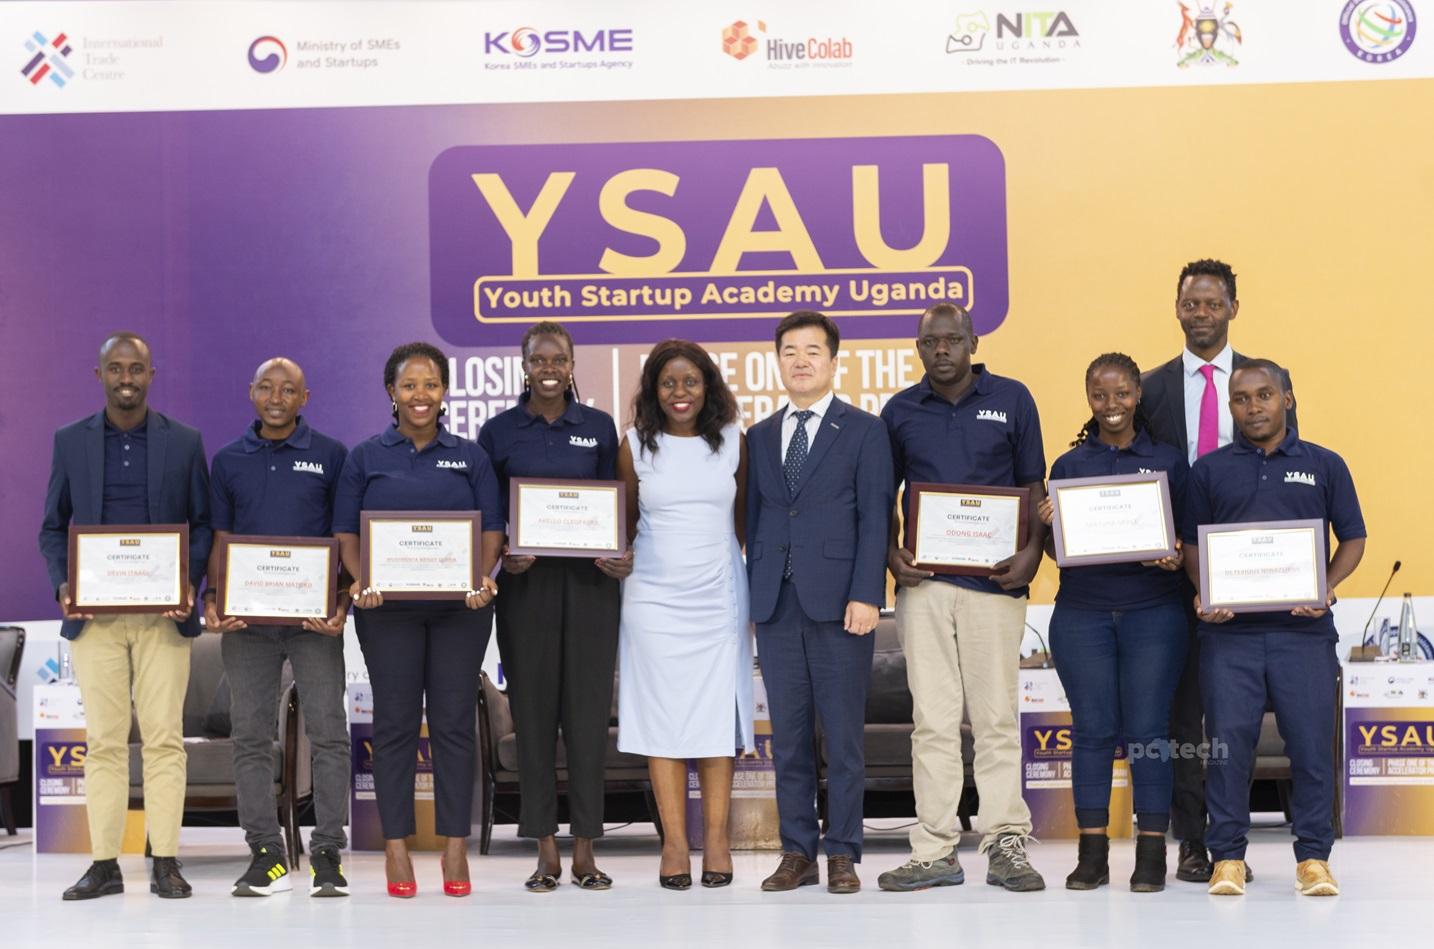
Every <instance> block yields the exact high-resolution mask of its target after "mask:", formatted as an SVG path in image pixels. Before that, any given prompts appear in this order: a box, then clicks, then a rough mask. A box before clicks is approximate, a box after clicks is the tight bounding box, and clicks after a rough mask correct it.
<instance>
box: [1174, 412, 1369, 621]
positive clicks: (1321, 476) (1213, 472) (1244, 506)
mask: <svg viewBox="0 0 1434 949" xmlns="http://www.w3.org/2000/svg"><path fill="white" fill-rule="evenodd" d="M1314 518H1320V519H1321V520H1323V521H1324V522H1325V549H1326V550H1332V549H1333V548H1332V547H1331V546H1330V545H1329V532H1330V530H1331V529H1333V531H1334V536H1335V537H1337V538H1339V540H1340V541H1341V542H1343V541H1346V540H1355V539H1357V538H1360V537H1364V536H1366V535H1365V529H1364V515H1363V514H1362V513H1360V509H1359V497H1358V495H1356V494H1355V491H1354V479H1353V478H1351V477H1350V475H1349V466H1348V465H1346V464H1345V463H1344V459H1343V458H1341V457H1340V456H1339V455H1337V454H1335V453H1334V452H1332V451H1330V450H1329V449H1328V448H1322V447H1321V446H1319V445H1316V444H1314V443H1313V442H1307V441H1303V440H1301V438H1300V437H1299V433H1298V432H1296V431H1295V430H1294V429H1290V430H1289V432H1288V434H1286V436H1285V439H1284V441H1282V442H1280V444H1279V447H1277V448H1276V449H1275V450H1274V451H1273V452H1271V453H1270V454H1268V455H1266V454H1265V453H1264V452H1263V451H1262V450H1261V449H1259V448H1256V447H1255V446H1254V445H1252V444H1250V443H1249V441H1247V440H1246V439H1245V436H1244V435H1241V434H1240V433H1239V432H1236V433H1235V440H1234V442H1233V443H1231V444H1229V445H1226V446H1225V447H1224V448H1221V449H1219V450H1217V451H1213V452H1211V453H1210V454H1208V455H1204V456H1202V457H1201V458H1200V459H1198V460H1197V461H1196V462H1195V465H1194V467H1193V468H1191V469H1190V487H1189V489H1188V491H1187V492H1186V497H1185V523H1184V526H1183V527H1182V528H1181V533H1182V535H1183V536H1184V538H1185V543H1186V544H1187V545H1191V544H1196V543H1198V542H1199V534H1200V531H1199V528H1200V525H1201V524H1238V523H1241V522H1243V521H1293V520H1311V519H1314ZM1273 629H1280V630H1292V631H1298V632H1310V633H1316V634H1320V635H1325V636H1331V637H1333V636H1335V635H1336V632H1335V627H1334V617H1333V616H1332V615H1331V614H1329V613H1325V615H1324V616H1321V617H1319V618H1318V619H1312V618H1310V617H1304V616H1291V615H1290V614H1289V613H1288V612H1286V611H1281V612H1276V613H1236V614H1235V618H1234V619H1232V620H1230V621H1229V622H1228V623H1201V624H1200V631H1201V632H1202V633H1206V632H1268V631H1270V630H1273Z"/></svg>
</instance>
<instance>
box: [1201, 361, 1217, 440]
mask: <svg viewBox="0 0 1434 949" xmlns="http://www.w3.org/2000/svg"><path fill="white" fill-rule="evenodd" d="M1200 375H1202V376H1204V377H1205V394H1204V395H1202V396H1200V436H1199V438H1198V439H1197V440H1196V442H1195V457H1196V458H1199V457H1200V456H1201V455H1207V454H1209V453H1210V452H1212V451H1214V450H1215V449H1217V448H1219V447H1220V406H1219V402H1218V396H1216V394H1215V367H1214V366H1212V365H1209V364H1208V363H1207V364H1206V365H1203V366H1201V367H1200Z"/></svg>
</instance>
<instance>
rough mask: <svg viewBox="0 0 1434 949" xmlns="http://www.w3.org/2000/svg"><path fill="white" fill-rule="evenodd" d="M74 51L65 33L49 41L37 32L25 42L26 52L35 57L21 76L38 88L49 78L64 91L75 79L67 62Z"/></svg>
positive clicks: (25, 67)
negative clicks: (42, 80)
mask: <svg viewBox="0 0 1434 949" xmlns="http://www.w3.org/2000/svg"><path fill="white" fill-rule="evenodd" d="M72 49H73V47H72V46H70V39H69V37H67V36H66V35H65V34H64V33H61V34H59V35H58V36H56V37H55V38H54V39H53V40H48V39H46V38H45V34H43V33H41V32H40V31H39V30H36V31H35V32H34V33H32V34H30V38H29V39H27V40H26V41H25V51H26V52H28V53H32V54H33V55H32V56H31V58H30V60H29V61H28V62H26V63H25V66H24V68H23V69H21V70H20V75H22V76H24V77H25V78H26V79H28V80H30V85H32V86H38V85H39V84H40V80H41V79H44V78H45V77H46V76H49V77H50V81H51V82H53V83H54V84H55V85H56V86H58V87H59V88H61V89H63V88H65V83H67V82H69V81H70V80H71V79H74V78H75V71H74V70H73V69H71V68H70V64H69V63H67V62H66V61H65V60H66V59H67V58H69V55H70V52H71V50H72Z"/></svg>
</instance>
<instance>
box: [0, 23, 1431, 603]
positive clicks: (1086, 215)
mask: <svg viewBox="0 0 1434 949" xmlns="http://www.w3.org/2000/svg"><path fill="white" fill-rule="evenodd" d="M6 6H7V8H6V9H5V10H0V49H7V50H9V52H8V54H7V55H8V56H9V59H8V60H7V62H9V63H10V64H11V65H10V67H8V68H9V72H8V73H7V74H6V75H5V76H3V77H0V111H3V114H0V142H3V143H4V146H5V147H4V148H0V317H3V325H4V329H5V333H4V335H3V337H0V338H3V340H4V343H5V346H6V351H5V356H6V359H5V362H6V365H7V368H6V372H5V394H6V398H5V399H4V402H3V404H0V437H3V442H4V445H5V446H6V449H7V451H6V460H7V464H6V467H5V477H4V479H3V481H0V514H3V523H4V527H5V535H6V543H5V544H4V545H3V549H0V573H3V576H4V578H5V580H4V583H3V586H0V589H3V593H0V619H4V620H20V621H25V620H37V619H46V618H50V617H52V616H53V615H54V609H55V607H54V602H53V598H52V591H51V590H50V588H49V584H48V581H47V579H46V577H45V572H44V569H43V565H42V561H41V558H40V556H39V554H38V552H37V550H36V545H35V535H36V532H37V530H38V527H39V521H40V511H41V503H42V499H43V497H44V492H45V483H46V474H47V470H48V467H49V461H50V444H51V433H52V432H53V430H54V429H55V428H56V427H58V426H60V425H62V424H64V423H66V422H68V421H71V420H73V419H75V418H78V417H80V416H82V415H85V414H87V413H91V412H94V411H96V410H97V409H98V408H99V407H100V406H101V405H102V394H101V390H100V386H99V383H98V382H97V381H96V380H95V378H94V375H93V373H92V368H93V367H94V366H95V363H96V347H97V346H98V344H99V342H100V340H101V339H102V338H103V337H104V335H105V334H106V333H107V332H109V331H112V330H117V329H129V330H135V331H138V332H140V333H142V334H144V335H146V336H147V337H148V338H149V339H150V340H151V342H152V344H153V352H154V362H155V365H156V367H157V369H158V375H157V378H156V380H155V384H154V387H153V389H152V390H151V404H152V405H153V406H154V407H155V408H157V409H159V410H161V411H164V412H166V413H170V414H172V415H174V416H176V417H178V418H180V419H183V420H185V421H187V422H190V423H192V424H195V425H197V426H198V427H199V428H200V429H201V430H202V431H203V433H204V438H205V447H206V449H207V450H208V451H209V452H210V453H211V454H212V453H213V452H214V450H215V449H217V448H218V447H219V446H221V445H222V444H224V443H225V442H227V441H229V440H231V439H233V438H235V437H236V436H237V435H238V434H239V433H240V432H241V430H242V429H243V427H244V426H245V425H246V424H247V423H248V421H249V420H250V418H251V409H250V407H249V405H248V403H247V401H246V394H245V387H246V385H247V383H248V381H249V379H250V376H251V374H252V371H253V369H254V367H255V366H256V365H257V364H258V363H259V362H260V361H262V360H264V359H266V358H268V357H270V356H274V355H280V354H282V355H287V356H291V357H293V358H295V359H297V360H298V361H299V362H300V363H302V364H303V366H304V368H305V370H306V371H307V373H308V379H309V385H310V387H311V389H312V391H313V398H312V401H311V402H310V404H309V407H308V410H307V412H306V415H307V417H308V418H309V419H310V420H311V422H312V423H313V424H314V425H315V426H317V427H318V428H320V429H322V430H324V431H327V432H329V433H331V434H333V435H335V436H337V437H339V438H341V439H342V440H344V441H345V442H347V443H350V444H352V443H353V442H356V441H358V440H359V439H362V438H364V437H367V436H368V435H371V434H373V433H375V432H376V431H378V430H379V429H380V428H382V427H383V426H384V425H385V424H386V423H387V421H388V400H387V397H386V396H385V394H384V392H383V388H382V385H381V369H382V365H383V361H384V358H385V356H386V355H387V353H388V352H389V350H390V349H391V348H392V347H393V346H394V345H395V344H397V343H401V342H406V341H409V340H413V339H430V340H433V341H436V342H437V343H438V344H439V345H440V346H442V347H443V348H444V349H445V350H446V351H447V352H448V353H450V354H451V357H452V362H453V380H452V388H451V391H450V399H449V402H448V409H449V414H448V419H449V424H450V426H451V427H452V429H453V430H454V431H456V432H457V433H458V434H461V435H464V436H469V437H471V436H473V435H475V434H476V433H477V430H478V429H479V427H480V426H481V425H482V423H483V422H484V420H485V419H487V418H489V417H491V416H492V415H493V414H494V413H496V412H499V411H501V410H502V409H504V408H506V407H507V406H509V405H511V404H512V403H513V400H514V399H515V397H516V396H517V395H518V394H519V392H520V391H521V384H522V383H521V372H520V369H519V366H518V356H517V348H516V344H517V341H518V339H519V337H520V336H521V333H522V330H523V328H524V327H525V326H526V325H528V324H529V323H530V322H531V321H533V320H535V319H539V318H550V317H551V318H557V319H561V320H563V321H564V322H565V323H566V324H567V325H568V326H569V328H570V329H571V330H572V332H573V335H574V336H575V338H576V339H577V341H578V343H579V347H578V352H577V378H578V384H579V387H580V389H581V393H582V395H583V397H584V398H585V399H587V400H588V401H591V402H592V403H594V404H596V405H597V406H599V407H600V408H603V409H605V410H608V411H611V412H613V413H614V414H615V415H617V416H618V418H619V424H620V425H621V424H624V423H625V421H626V419H627V418H628V414H629V413H628V403H629V400H630V398H631V395H632V391H633V386H634V383H635V380H636V376H637V372H638V370H639V368H640V365H641V361H642V358H643V355H644V354H645V353H646V352H647V351H648V350H649V348H650V347H651V344H652V343H653V342H655V341H656V340H659V339H662V338H664V337H667V336H673V335H682V336H689V337H691V338H694V339H696V340H698V341H699V342H702V343H704V344H706V345H707V346H708V347H709V348H710V350H711V351H712V352H713V354H714V355H715V356H716V357H717V358H718V360H719V361H720V363H721V366H722V368H723V372H724V374H725V375H726V377H727V379H728V381H729V382H730V384H731V385H732V387H733V388H734V389H735V390H736V392H737V394H738V396H739V399H740V400H741V404H742V407H743V410H744V412H745V414H746V417H747V421H748V422H749V423H750V422H752V421H755V420H756V419H758V418H760V417H763V416H765V415H767V414H769V413H771V412H772V411H773V410H774V409H775V408H776V407H778V405H779V404H780V402H779V394H780V381H779V379H778V377H777V374H776V369H775V362H774V360H773V358H772V346H771V340H770V334H771V331H772V328H773V326H774V325H775V323H776V321H777V319H778V318H779V317H780V316H781V315H782V314H784V313H786V312H788V311H789V310H792V309H797V308H801V307H812V308H816V309H821V310H824V311H826V312H829V313H831V314H833V315H835V316H836V317H837V319H838V321H839V323H840V325H841V328H842V332H843V334H844V337H845V339H844V350H843V360H842V363H841V370H840V375H839V377H838V387H839V390H840V392H841V394H842V395H843V397H845V398H849V399H851V400H852V401H853V402H855V403H857V404H859V405H860V406H862V407H863V408H866V409H868V410H871V411H877V410H879V409H880V407H881V405H882V404H883V403H884V401H885V400H886V399H887V398H889V397H890V395H891V394H892V393H894V392H896V391H899V390H900V389H902V388H903V387H905V386H908V385H910V384H912V383H914V382H915V381H917V380H918V379H919V377H920V365H919V362H918V360H917V359H916V357H915V353H914V350H913V345H912V341H911V340H912V337H913V335H914V330H915V325H916V314H918V313H919V312H920V311H921V310H922V309H924V308H925V307H926V306H927V305H929V304H930V303H931V302H934V301H937V300H942V299H951V300H956V301H958V302H961V303H963V304H965V305H967V306H969V307H970V309H971V312H972V314H973V317H974V319H975V323H976V326H977V328H978V330H979V332H980V334H981V342H980V350H979V353H978V359H979V360H981V361H984V362H986V364H987V366H988V367H989V368H990V369H991V370H992V371H994V372H998V373H1002V374H1007V375H1012V376H1015V377H1017V378H1019V379H1021V380H1023V381H1024V382H1026V383H1027V385H1029V387H1030V388H1031V390H1032V392H1033V393H1034V395H1035V398H1036V401H1037V403H1038V404H1039V406H1040V410H1041V418H1042V424H1043V426H1044V433H1045V444H1046V450H1047V454H1048V458H1049V459H1054V457H1055V456H1056V455H1057V454H1058V453H1059V452H1060V451H1062V450H1063V449H1064V447H1065V445H1066V443H1067V442H1068V441H1069V440H1070V438H1071V436H1072V435H1074V433H1075V432H1076V430H1077V428H1078V427H1079V426H1080V425H1081V424H1082V422H1083V421H1084V420H1085V418H1086V417H1087V412H1086V410H1085V403H1084V396H1083V388H1082V378H1083V373H1084V369H1085V367H1086V364H1087V363H1088V362H1089V361H1090V360H1091V359H1092V358H1093V357H1094V356H1095V355H1097V354H1099V353H1102V352H1106V351H1109V350H1122V351H1125V352H1127V353H1129V354H1131V355H1132V356H1134V357H1135V358H1136V360H1137V361H1138V362H1139V363H1140V364H1141V366H1142V367H1153V366H1155V365H1157V364H1158V363H1160V362H1163V361H1165V360H1167V359H1169V358H1171V357H1173V356H1175V355H1176V354H1177V353H1178V352H1179V350H1180V347H1181V337H1180V333H1179V331H1178V327H1177V324H1176V321H1175V317H1174V307H1173V299H1174V295H1175V288H1176V275H1177V273H1178V271H1179V269H1180V267H1181V265H1182V264H1184V263H1185V262H1186V261H1188V260H1191V259H1194V258H1198V257H1205V256H1214V257H1220V258H1223V259H1225V260H1228V261H1230V262H1231V263H1232V264H1233V265H1234V267H1235V269H1236V271H1237V272H1238V273H1239V296H1240V300H1241V304H1242V306H1241V310H1240V315H1239V319H1238V320H1237V321H1236V322H1235V323H1234V324H1233V327H1232V331H1233V332H1232V336H1233V340H1234V343H1235V345H1236V347H1237V348H1238V349H1240V350H1241V351H1242V352H1245V353H1248V354H1252V355H1255V354H1257V355H1263V356H1268V357H1272V358H1274V359H1277V360H1279V361H1280V362H1282V363H1283V364H1285V365H1287V366H1288V367H1289V368H1290V369H1291V371H1292V373H1293V377H1294V380H1295V383H1296V389H1297V392H1298V395H1299V402H1300V418H1301V420H1302V421H1303V424H1304V429H1303V431H1302V434H1303V435H1304V436H1305V437H1307V438H1310V439H1312V440H1314V441H1317V442H1320V443H1322V444H1325V445H1327V446H1330V447H1332V448H1334V449H1336V450H1338V451H1340V452H1341V453H1343V454H1344V456H1345V457H1346V458H1347V459H1348V461H1349V464H1350V467H1351V469H1352V470H1353V473H1354V477H1355V481H1356V484H1357V485H1358V488H1359V492H1360V496H1361V500H1362V501H1363V504H1364V514H1365V519H1366V521H1367V523H1368V525H1369V530H1370V542H1369V548H1368V553H1367V555H1366V559H1365V567H1364V568H1363V569H1362V570H1361V571H1360V572H1359V573H1358V574H1356V576H1355V577H1354V578H1352V579H1351V580H1350V581H1349V582H1348V583H1347V584H1346V586H1345V587H1344V588H1342V589H1341V591H1340V592H1341V594H1343V595H1345V596H1373V595H1374V594H1375V593H1376V592H1377V591H1378V588H1379V585H1380V584H1381V583H1382V582H1383V580H1384V576H1385V572H1386V570H1387V566H1386V565H1387V564H1388V563H1389V562H1391V561H1393V560H1394V559H1395V558H1403V560H1404V563H1405V566H1404V571H1403V573H1402V574H1401V582H1400V584H1399V586H1400V587H1401V588H1405V589H1411V590H1414V591H1417V592H1424V591H1427V590H1428V589H1429V588H1430V587H1431V586H1434V565H1431V563H1430V562H1429V561H1428V559H1427V558H1422V559H1421V558H1420V557H1419V555H1418V553H1417V551H1418V549H1419V545H1420V543H1421V541H1422V540H1423V538H1425V537H1427V536H1428V535H1429V534H1430V533H1431V531H1434V514H1431V513H1430V510H1429V507H1428V505H1425V504H1420V503H1417V502H1415V501H1413V500H1412V498H1414V497H1415V494H1416V491H1417V484H1418V477H1419V474H1420V473H1421V472H1423V471H1426V470H1428V469H1429V468H1430V467H1431V465H1434V447H1431V442H1430V440H1429V439H1428V438H1426V437H1424V436H1423V434H1422V430H1421V426H1422V421H1421V418H1422V414H1421V413H1422V412H1423V411H1425V410H1426V409H1427V407H1428V406H1429V405H1431V404H1434V386H1431V384H1430V382H1429V376H1428V373H1427V350H1428V348H1429V342H1430V339H1431V334H1430V331H1429V329H1428V327H1427V324H1426V319H1427V315H1428V304H1427V293H1426V290H1425V280H1424V276H1425V272H1426V271H1427V269H1428V260H1429V255H1430V250H1431V247H1434V125H1431V123H1430V121H1429V116H1430V115H1434V81H1431V79H1430V78H1429V77H1430V76H1434V36H1430V37H1425V36H1419V35H1417V30H1416V27H1417V20H1416V19H1415V17H1416V11H1415V10H1414V5H1413V4H1411V3H1405V2H1381V3H1377V4H1376V3H1349V4H1344V3H1340V2H1318V3H1298V4H1296V3H1285V4H1280V3H1264V4H1256V3H1253V2H1251V0H1243V2H1236V3H1235V4H1233V5H1232V4H1221V5H1220V10H1223V11H1224V12H1223V13H1222V12H1220V11H1219V10H1217V11H1215V12H1213V13H1208V14H1202V13H1201V11H1200V10H1199V9H1197V8H1200V7H1202V6H1203V4H1198V3H1194V2H1191V3H1187V4H1183V5H1182V4H1177V3H1175V2H1170V3H1168V4H1165V3H1147V4H1138V5H1133V7H1132V6H1131V5H1125V4H1121V5H1111V4H1096V3H1092V2H1084V3H1077V2H1074V0H1072V2H1071V3H1069V4H1067V5H1066V7H1064V8H1063V9H1062V10H1059V11H1051V12H1047V13H1022V12H1021V11H1020V10H1018V9H1017V8H1016V7H1011V8H1007V7H1001V6H993V7H987V8H985V9H982V10H976V9H975V8H973V10H972V11H968V12H960V11H958V10H957V9H956V8H948V6H947V5H945V4H913V5H911V6H910V7H909V8H907V7H905V6H903V8H902V9H900V10H896V9H892V10H885V11H883V13H882V15H881V16H880V17H873V16H871V15H870V11H869V9H865V10H864V8H863V7H862V6H861V5H857V4H815V3H811V4H791V5H783V6H784V11H783V13H782V19H781V20H770V21H768V20H761V19H757V18H755V17H752V16H751V14H750V12H743V11H740V10H736V9H732V10H730V11H718V12H703V13H700V14H699V13H695V12H686V11H683V12H681V15H680V16H679V15H678V14H675V13H674V12H673V8H671V7H670V5H660V4H652V3H624V4H613V5H611V6H610V7H606V8H605V11H604V12H602V13H598V12H595V11H593V10H591V9H590V8H589V7H587V6H585V5H584V6H579V5H562V4H552V3H549V4H541V3H529V4H522V5H517V4H502V3H482V4H362V5H352V7H350V8H346V7H345V6H344V5H340V4H288V5H284V6H283V7H282V8H276V5H252V4H251V5H231V8H229V9H227V10H226V9H224V8H225V7H226V5H223V4H202V5H189V4H162V3H152V4H123V3H113V4H83V3H82V4H65V5H58V6H57V5H52V4H26V3H21V4H8V5H6ZM256 7H257V8H259V9H256ZM200 8H202V10H203V11H204V18H203V19H202V20H201V19H200V16H199V12H198V10H199V9H200ZM1182 8H1185V12H1184V13H1182ZM962 10H964V8H962ZM415 11H418V12H415ZM261 12H262V15H261ZM772 12H777V11H772ZM958 12H960V15H958ZM350 13H352V14H353V15H352V17H350V16H349V14H350ZM418 13H421V14H422V15H418ZM520 16H521V17H522V18H523V19H519V17H520ZM530 20H531V22H532V23H533V24H535V25H534V26H521V24H523V23H527V22H529V21H530ZM874 21H880V22H874ZM216 24H218V25H216ZM1369 24H1376V25H1378V24H1384V25H1383V26H1382V27H1380V29H1379V30H1375V29H1374V27H1371V26H1369ZM1187 27H1188V29H1187ZM1210 29H1213V30H1214V31H1215V33H1214V34H1213V35H1215V36H1216V39H1215V41H1214V43H1213V44H1212V45H1211V46H1210V47H1209V48H1208V49H1206V48H1203V47H1201V45H1200V42H1199V39H1198V37H1199V36H1200V35H1201V32H1202V31H1205V32H1206V33H1207V35H1208V31H1209V30H1210ZM1371 30H1374V31H1373V32H1371ZM1380 30H1382V32H1380ZM862 93H879V94H862ZM558 100H565V101H558ZM1054 590H1055V584H1054V571H1053V570H1052V569H1049V568H1047V569H1045V570H1044V571H1043V573H1042V574H1041V577H1040V579H1039V581H1038V582H1037V584H1036V585H1035V590H1034V599H1035V600H1036V601H1037V602H1042V601H1044V602H1049V600H1050V599H1051V597H1052V596H1053V594H1054Z"/></svg>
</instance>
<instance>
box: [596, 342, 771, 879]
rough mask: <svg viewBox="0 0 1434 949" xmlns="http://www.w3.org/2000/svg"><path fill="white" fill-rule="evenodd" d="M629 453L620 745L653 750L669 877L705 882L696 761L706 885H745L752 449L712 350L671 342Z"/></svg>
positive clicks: (646, 387)
mask: <svg viewBox="0 0 1434 949" xmlns="http://www.w3.org/2000/svg"><path fill="white" fill-rule="evenodd" d="M633 417H634V423H633V428H632V429H631V430H630V431H629V432H628V433H627V438H626V439H624V441H623V444H622V447H621V449H620V450H619V453H618V462H617V470H618V475H619V477H620V478H621V479H622V480H623V482H624V483H625V484H626V486H627V499H628V500H627V512H628V520H629V522H630V524H631V522H632V521H634V520H636V524H635V528H636V534H635V535H634V538H633V553H634V562H633V569H632V576H631V577H629V578H628V579H627V582H626V583H625V584H624V586H623V597H622V634H621V636H620V637H619V644H620V667H621V676H620V682H621V688H620V689H619V690H618V703H619V704H618V727H619V735H618V748H619V749H620V750H622V751H626V752H630V753H632V754H639V755H646V756H647V758H648V771H649V774H650V775H651V778H652V790H653V794H654V795H655V797H656V798H657V807H658V811H659V813H660V815H661V817H662V824H663V828H664V830H665V831H666V834H665V836H664V838H663V844H662V863H661V866H660V869H659V870H658V881H659V882H660V883H661V885H662V886H663V887H666V888H667V889H674V890H685V889H688V888H690V887H691V886H692V873H691V864H690V862H689V861H690V855H689V852H688V846H687V833H686V826H687V819H686V808H687V760H688V759H689V758H695V759H697V769H698V777H699V779H700V782H701V785H702V812H703V822H704V829H705V832H706V833H705V837H704V847H703V854H702V871H703V872H702V885H703V886H706V887H717V886H726V885H727V884H729V883H731V882H732V857H731V854H730V853H729V851H728V837H727V818H728V813H729V807H730V805H731V798H732V767H733V757H734V749H735V747H736V746H738V745H741V746H742V747H743V748H746V749H752V748H753V747H755V744H754V741H753V738H752V642H751V633H750V632H749V630H748V621H747V573H746V570H745V569H744V568H743V565H742V551H741V533H742V532H743V529H744V522H745V516H746V507H745V498H746V483H747V470H746V469H747V447H746V442H745V440H744V438H743V435H742V430H741V428H740V427H739V425H738V421H737V401H736V399H735V398H734V397H733V395H732V391H731V390H730V389H728V388H727V385H726V383H724V382H723V381H722V377H721V375H720V373H719V372H718V369H717V366H716V364H715V363H714V362H713V361H712V358H711V357H710V356H708V355H707V353H706V351H705V350H703V349H702V347H700V346H698V345H696V344H695V343H690V342H687V341H685V340H675V339H673V340H667V341H666V342H662V343H658V344H657V346H655V347H654V348H653V350H652V354H651V355H650V356H649V357H648V360H647V364H646V365H645V366H644V367H643V371H642V383H641V388H640V390H639V391H638V393H637V396H636V398H634V399H633Z"/></svg>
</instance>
